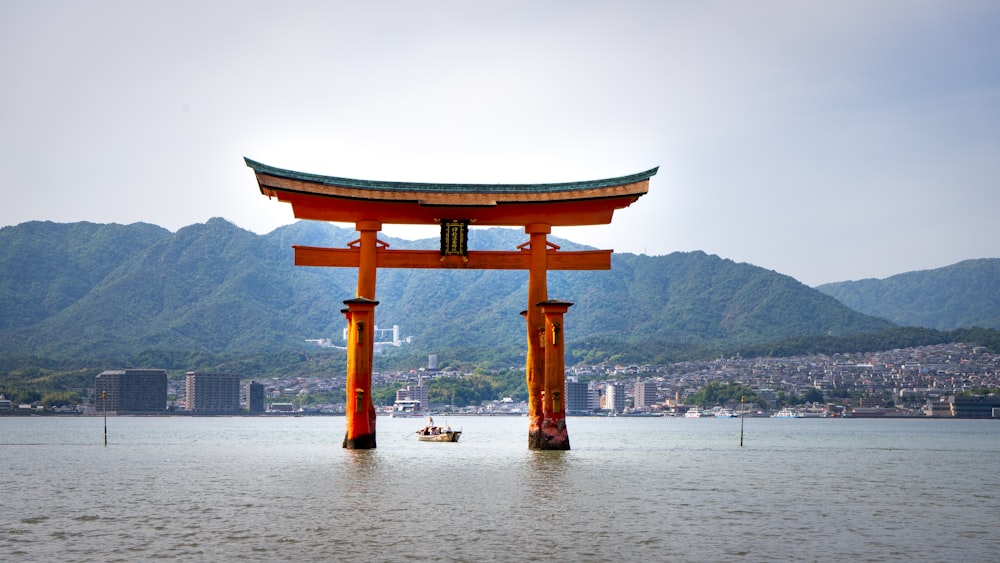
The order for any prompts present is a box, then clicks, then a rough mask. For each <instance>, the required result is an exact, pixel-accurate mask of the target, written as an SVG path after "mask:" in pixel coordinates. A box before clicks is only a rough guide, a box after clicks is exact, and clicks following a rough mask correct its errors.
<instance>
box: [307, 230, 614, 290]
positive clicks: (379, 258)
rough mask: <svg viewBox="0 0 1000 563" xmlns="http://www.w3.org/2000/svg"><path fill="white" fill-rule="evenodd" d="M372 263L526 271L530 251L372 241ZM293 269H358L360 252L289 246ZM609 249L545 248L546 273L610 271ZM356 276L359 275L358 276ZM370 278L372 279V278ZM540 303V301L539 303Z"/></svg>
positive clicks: (414, 266)
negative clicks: (460, 251) (402, 246)
mask: <svg viewBox="0 0 1000 563" xmlns="http://www.w3.org/2000/svg"><path fill="white" fill-rule="evenodd" d="M376 242H377V243H379V244H377V246H376V248H375V251H374V252H375V261H376V262H377V264H378V267H379V268H424V269H441V268H445V269H468V270H530V269H531V252H530V251H529V250H527V249H522V250H511V251H507V250H470V251H469V253H468V254H467V255H466V257H465V258H466V259H464V260H463V258H462V257H461V256H444V257H442V256H441V253H440V252H438V251H437V250H390V249H389V248H388V245H387V244H385V243H383V242H381V241H376ZM292 248H294V249H295V265H296V266H328V267H329V266H332V267H342V268H359V267H360V266H361V256H362V252H361V250H360V248H358V247H350V248H323V247H317V246H298V245H296V246H293V247H292ZM611 252H612V251H611V250H573V251H566V250H557V249H553V248H546V250H545V263H546V268H547V269H549V270H610V269H611ZM359 277H360V275H359ZM373 278H374V276H373ZM543 301H544V300H543Z"/></svg>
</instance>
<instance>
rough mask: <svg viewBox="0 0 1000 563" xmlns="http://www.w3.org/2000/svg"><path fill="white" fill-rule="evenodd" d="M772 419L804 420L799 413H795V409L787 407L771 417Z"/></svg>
mask: <svg viewBox="0 0 1000 563" xmlns="http://www.w3.org/2000/svg"><path fill="white" fill-rule="evenodd" d="M771 418H802V416H800V415H799V413H797V412H795V409H792V408H790V407H785V408H783V409H781V410H779V411H778V412H776V413H774V414H772V415H771Z"/></svg>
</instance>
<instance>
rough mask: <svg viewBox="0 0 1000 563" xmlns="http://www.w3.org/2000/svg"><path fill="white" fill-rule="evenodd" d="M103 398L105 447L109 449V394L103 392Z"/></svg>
mask: <svg viewBox="0 0 1000 563" xmlns="http://www.w3.org/2000/svg"><path fill="white" fill-rule="evenodd" d="M101 398H102V399H104V447H108V392H107V391H106V390H105V391H101Z"/></svg>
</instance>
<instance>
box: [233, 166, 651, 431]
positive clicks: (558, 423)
mask: <svg viewBox="0 0 1000 563" xmlns="http://www.w3.org/2000/svg"><path fill="white" fill-rule="evenodd" d="M244 160H245V162H246V164H247V166H249V167H250V168H252V169H253V170H254V173H255V175H256V177H257V183H258V186H259V187H260V192H261V193H262V194H264V195H266V196H267V197H269V198H270V197H276V198H278V200H279V201H284V202H287V203H290V204H291V205H292V210H293V212H294V214H295V217H297V218H299V219H312V220H317V221H333V222H341V223H354V225H355V228H356V229H357V230H358V232H359V234H360V237H359V238H358V239H357V240H354V241H351V242H350V243H348V245H347V246H348V248H340V249H336V248H317V247H308V246H295V247H294V248H295V265H297V266H332V267H349V268H350V267H353V268H357V269H358V286H357V294H356V296H355V298H354V299H349V300H347V301H344V304H345V305H347V308H346V309H344V310H343V311H342V312H343V313H344V315H345V317H346V318H347V322H348V328H349V330H348V334H349V337H348V350H347V390H346V391H347V393H346V395H347V404H346V413H347V433H346V435H345V436H344V444H343V445H344V447H345V448H352V449H371V448H374V447H375V420H376V419H375V408H374V406H373V404H372V398H371V376H372V352H373V350H374V348H373V344H374V343H373V340H374V328H375V307H376V306H377V305H378V301H376V300H375V277H376V273H377V269H378V268H428V269H436V268H453V269H486V270H528V308H527V310H526V311H525V317H526V320H527V341H528V349H527V360H526V366H525V367H526V372H527V374H526V377H527V386H528V411H529V429H528V447H529V448H531V449H551V450H567V449H569V435H568V433H567V431H566V405H565V397H563V394H564V388H565V373H564V366H565V356H564V352H563V343H564V340H565V336H564V331H563V328H562V326H563V325H562V317H563V315H564V314H565V313H566V310H567V309H568V308H569V306H570V305H572V303H568V302H565V301H550V300H549V297H548V288H547V284H546V275H547V272H548V271H549V270H609V269H611V252H612V251H610V250H584V251H562V252H560V251H559V247H558V246H556V245H554V244H552V243H550V242H548V240H547V238H546V237H547V235H548V234H549V233H551V232H552V227H554V226H559V227H563V226H580V225H602V224H608V223H610V222H611V218H612V215H613V214H614V211H615V210H617V209H622V208H625V207H628V206H629V205H631V204H632V203H634V202H635V201H636V200H637V199H639V197H641V196H643V195H645V194H646V192H647V191H648V189H649V179H650V177H652V176H653V175H655V174H656V172H657V168H653V169H650V170H647V171H645V172H639V173H637V174H631V175H629V176H622V177H618V178H607V179H603V180H589V181H583V182H563V183H555V184H424V183H413V182H380V181H371V180H357V179H351V178H338V177H333V176H321V175H318V174H307V173H303V172H295V171H292V170H283V169H281V168H275V167H273V166H267V165H265V164H261V163H259V162H254V161H252V160H250V159H248V158H247V159H244ZM383 223H390V224H410V225H440V227H441V251H440V252H437V251H432V250H390V249H389V245H388V244H386V243H385V242H382V241H380V240H378V233H379V231H380V230H381V229H382V225H383ZM470 223H475V224H476V225H478V226H483V227H491V226H493V227H521V226H523V227H524V231H525V233H527V234H528V235H529V237H530V240H529V242H527V243H525V244H522V245H520V246H519V247H518V250H516V251H469V250H468V248H467V234H468V227H469V224H470Z"/></svg>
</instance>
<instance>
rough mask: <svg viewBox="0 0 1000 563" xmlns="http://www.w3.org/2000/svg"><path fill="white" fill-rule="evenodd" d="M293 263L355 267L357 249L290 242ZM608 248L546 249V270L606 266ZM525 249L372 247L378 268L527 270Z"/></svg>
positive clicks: (609, 264)
mask: <svg viewBox="0 0 1000 563" xmlns="http://www.w3.org/2000/svg"><path fill="white" fill-rule="evenodd" d="M292 248H294V249H295V265H296V266H327V267H335V268H357V267H358V266H359V264H360V261H361V258H360V256H361V255H360V252H359V250H358V249H357V248H323V247H317V246H297V245H296V246H293V247H292ZM611 252H612V251H611V250H572V251H569V250H559V251H556V250H549V251H547V252H546V255H545V262H546V269H548V270H610V269H611ZM530 257H531V255H530V253H529V251H527V250H512V251H507V250H470V251H469V253H468V255H466V256H464V257H463V256H441V253H440V252H439V251H437V250H390V249H387V248H379V249H377V250H376V251H375V265H376V267H378V268H422V269H442V268H443V269H458V270H462V269H465V270H528V269H530V264H529V261H530Z"/></svg>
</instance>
